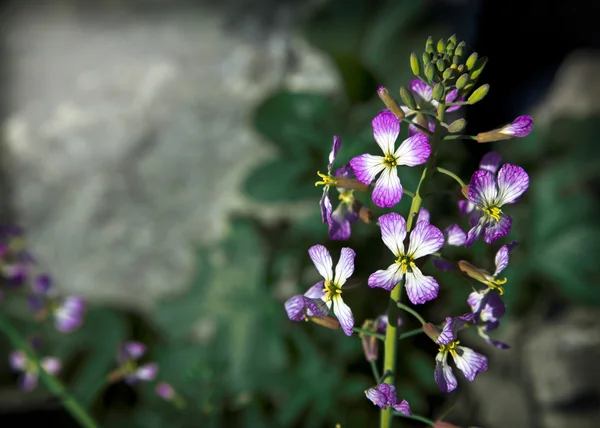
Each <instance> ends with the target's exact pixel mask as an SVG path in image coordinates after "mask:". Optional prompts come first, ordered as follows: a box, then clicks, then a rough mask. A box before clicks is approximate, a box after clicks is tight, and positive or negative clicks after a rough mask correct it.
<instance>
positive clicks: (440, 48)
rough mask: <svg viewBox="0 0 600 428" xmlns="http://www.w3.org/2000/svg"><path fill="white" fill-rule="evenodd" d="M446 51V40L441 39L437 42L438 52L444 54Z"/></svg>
mask: <svg viewBox="0 0 600 428" xmlns="http://www.w3.org/2000/svg"><path fill="white" fill-rule="evenodd" d="M445 50H446V43H444V39H440V40H439V41H438V42H437V51H438V52H439V53H443V52H444V51H445Z"/></svg>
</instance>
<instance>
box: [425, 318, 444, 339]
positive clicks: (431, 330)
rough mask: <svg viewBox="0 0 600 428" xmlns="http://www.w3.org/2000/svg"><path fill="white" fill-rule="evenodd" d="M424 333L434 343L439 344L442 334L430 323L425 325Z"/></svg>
mask: <svg viewBox="0 0 600 428" xmlns="http://www.w3.org/2000/svg"><path fill="white" fill-rule="evenodd" d="M423 332H424V333H425V334H426V335H427V336H429V338H430V339H431V340H433V341H434V342H437V340H438V338H439V337H440V334H441V333H442V332H441V331H440V329H439V328H437V327H436V326H435V325H434V324H432V323H430V322H428V323H425V324H423Z"/></svg>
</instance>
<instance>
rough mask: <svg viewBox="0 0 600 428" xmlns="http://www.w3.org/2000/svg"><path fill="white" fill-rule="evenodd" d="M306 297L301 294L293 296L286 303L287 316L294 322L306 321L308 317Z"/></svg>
mask: <svg viewBox="0 0 600 428" xmlns="http://www.w3.org/2000/svg"><path fill="white" fill-rule="evenodd" d="M305 299H306V298H305V297H304V296H302V295H301V294H298V295H296V296H292V297H290V298H289V299H287V300H286V301H285V303H284V307H285V311H286V313H287V316H288V318H289V319H290V320H292V321H304V317H305V316H306V304H305Z"/></svg>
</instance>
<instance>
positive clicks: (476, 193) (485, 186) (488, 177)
mask: <svg viewBox="0 0 600 428" xmlns="http://www.w3.org/2000/svg"><path fill="white" fill-rule="evenodd" d="M497 195H498V188H497V187H496V181H495V180H494V175H493V174H492V173H491V172H489V171H485V170H483V169H479V170H477V171H475V172H474V173H473V175H472V176H471V182H470V184H469V199H470V200H471V202H473V203H474V204H475V205H477V206H480V207H483V206H486V205H492V204H493V203H495V201H496V196H497Z"/></svg>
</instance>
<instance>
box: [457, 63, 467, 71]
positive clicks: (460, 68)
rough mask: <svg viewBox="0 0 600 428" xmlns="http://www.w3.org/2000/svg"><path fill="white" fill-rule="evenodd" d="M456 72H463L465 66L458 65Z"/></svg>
mask: <svg viewBox="0 0 600 428" xmlns="http://www.w3.org/2000/svg"><path fill="white" fill-rule="evenodd" d="M457 70H458V72H459V73H462V72H463V71H465V65H464V64H459V66H458V68H457Z"/></svg>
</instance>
